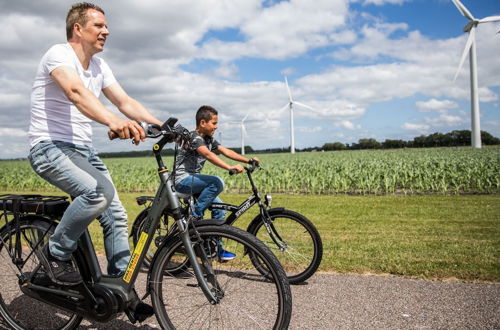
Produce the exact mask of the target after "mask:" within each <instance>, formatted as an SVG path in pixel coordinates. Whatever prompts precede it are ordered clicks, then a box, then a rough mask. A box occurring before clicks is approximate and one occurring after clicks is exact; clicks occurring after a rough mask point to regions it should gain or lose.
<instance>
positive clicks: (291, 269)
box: [248, 209, 323, 284]
mask: <svg viewBox="0 0 500 330" xmlns="http://www.w3.org/2000/svg"><path fill="white" fill-rule="evenodd" d="M268 214H269V220H270V221H267V223H268V224H269V226H270V227H272V228H270V232H269V231H268V228H266V225H265V222H264V220H263V218H262V216H260V215H259V216H257V217H256V218H255V219H254V220H253V221H252V222H251V223H250V225H249V226H248V232H249V233H251V234H253V235H255V236H256V237H257V238H258V239H259V240H261V241H262V242H264V244H266V246H267V247H269V249H271V251H273V253H274V254H275V255H276V257H277V258H278V260H279V261H280V263H281V265H282V266H283V269H284V270H285V272H286V275H287V277H288V280H289V281H290V283H291V284H298V283H302V282H304V281H305V280H307V279H308V278H309V277H311V276H312V275H313V274H314V272H316V270H317V269H318V267H319V265H320V263H321V259H322V258H323V243H322V241H321V236H320V235H319V232H318V230H317V229H316V227H315V226H314V225H313V223H312V222H311V221H310V220H309V219H307V218H306V217H304V216H303V215H301V214H300V213H297V212H294V211H290V210H286V209H271V210H269V211H268ZM273 229H274V230H273ZM252 260H253V261H254V262H255V263H256V264H258V263H259V259H258V258H255V259H252ZM256 266H257V265H256ZM259 269H262V268H259Z"/></svg>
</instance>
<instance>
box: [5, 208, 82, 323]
mask: <svg viewBox="0 0 500 330" xmlns="http://www.w3.org/2000/svg"><path fill="white" fill-rule="evenodd" d="M54 224H55V223H54ZM54 227H55V226H54V225H52V226H51V223H50V221H49V220H47V219H46V218H44V217H40V216H28V217H24V218H21V220H20V222H19V229H20V231H21V233H22V236H21V249H22V255H21V258H22V262H23V265H22V269H21V270H19V269H18V268H17V266H16V265H14V264H13V261H12V259H11V255H12V254H11V253H12V250H13V249H14V246H15V242H16V232H15V230H16V228H15V224H14V223H13V222H11V223H10V225H9V226H8V227H7V226H4V227H3V228H2V231H1V232H0V262H2V263H3V266H2V267H0V278H1V279H2V280H1V281H0V315H1V316H2V318H3V319H4V321H5V322H6V323H7V325H8V326H9V327H11V328H12V329H75V328H77V327H78V325H79V324H80V322H81V321H82V317H81V316H79V315H78V314H75V313H70V312H67V311H65V310H62V309H60V308H57V307H54V306H52V305H48V304H46V303H44V302H41V301H38V300H36V299H33V298H31V297H29V296H27V295H25V294H24V293H23V292H22V291H21V290H20V284H19V279H18V275H20V274H21V273H24V274H26V273H28V272H32V271H33V270H35V268H37V266H38V265H39V264H40V261H39V260H38V257H37V254H36V253H34V251H33V247H34V246H36V244H37V241H38V240H43V241H42V243H41V244H39V245H38V248H40V249H41V248H42V247H43V246H44V245H45V244H46V243H47V241H48V238H49V236H50V235H51V234H52V233H53V228H54ZM46 232H47V234H44V235H42V233H46ZM42 269H43V268H42Z"/></svg>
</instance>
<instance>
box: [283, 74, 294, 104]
mask: <svg viewBox="0 0 500 330" xmlns="http://www.w3.org/2000/svg"><path fill="white" fill-rule="evenodd" d="M285 85H286V90H287V91H288V97H289V98H290V102H293V100H292V92H291V91H290V87H289V86H288V79H286V76H285Z"/></svg>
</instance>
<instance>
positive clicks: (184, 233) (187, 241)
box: [176, 218, 222, 305]
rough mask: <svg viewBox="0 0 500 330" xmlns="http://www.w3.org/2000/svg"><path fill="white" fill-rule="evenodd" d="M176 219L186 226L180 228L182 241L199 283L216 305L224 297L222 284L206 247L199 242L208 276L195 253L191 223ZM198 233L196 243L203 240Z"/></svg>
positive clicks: (211, 302)
mask: <svg viewBox="0 0 500 330" xmlns="http://www.w3.org/2000/svg"><path fill="white" fill-rule="evenodd" d="M176 221H177V226H178V228H185V230H182V229H181V230H180V237H181V239H182V243H183V244H184V248H185V250H186V254H187V256H188V258H189V262H190V263H191V265H192V266H193V271H194V274H195V276H196V280H197V281H198V285H199V286H200V288H201V290H202V291H203V293H204V294H205V297H206V298H207V299H208V301H209V302H210V304H212V305H216V304H218V303H219V302H220V298H221V297H222V295H221V294H220V293H221V289H220V286H219V284H218V283H217V280H216V278H215V274H214V271H213V269H212V266H211V265H210V263H209V262H208V258H207V255H206V253H205V249H203V247H202V245H201V244H197V252H198V254H199V256H200V259H201V261H202V265H203V268H205V270H206V274H207V275H206V278H205V276H204V273H203V270H202V267H201V266H200V264H199V263H198V259H197V258H196V253H195V251H194V248H193V241H192V240H191V237H190V236H189V228H188V226H189V224H186V223H185V220H184V218H181V219H179V220H176ZM194 230H195V231H196V229H194ZM196 234H197V236H198V242H196V243H200V242H199V241H200V240H201V237H199V235H198V232H196ZM207 280H208V281H210V283H211V284H212V285H213V286H214V287H215V293H217V294H216V295H214V292H212V290H210V287H209V286H208V282H207Z"/></svg>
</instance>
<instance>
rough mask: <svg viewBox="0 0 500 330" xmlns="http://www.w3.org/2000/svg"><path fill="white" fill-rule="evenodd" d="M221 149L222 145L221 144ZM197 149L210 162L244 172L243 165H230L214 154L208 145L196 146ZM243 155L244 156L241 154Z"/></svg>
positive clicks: (227, 168)
mask: <svg viewBox="0 0 500 330" xmlns="http://www.w3.org/2000/svg"><path fill="white" fill-rule="evenodd" d="M219 150H220V146H219ZM196 151H197V152H198V154H199V155H200V156H202V157H203V158H205V159H206V160H208V161H209V162H210V163H212V164H214V165H215V166H218V167H220V168H223V169H225V170H228V171H230V170H236V171H237V172H238V173H241V172H243V170H244V169H243V166H241V165H239V164H236V165H229V164H228V163H226V162H225V161H223V160H222V159H220V158H219V157H218V156H217V155H216V154H214V153H213V152H212V151H210V149H208V148H207V147H206V146H200V147H198V148H196ZM221 152H222V151H221ZM240 157H242V156H240Z"/></svg>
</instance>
